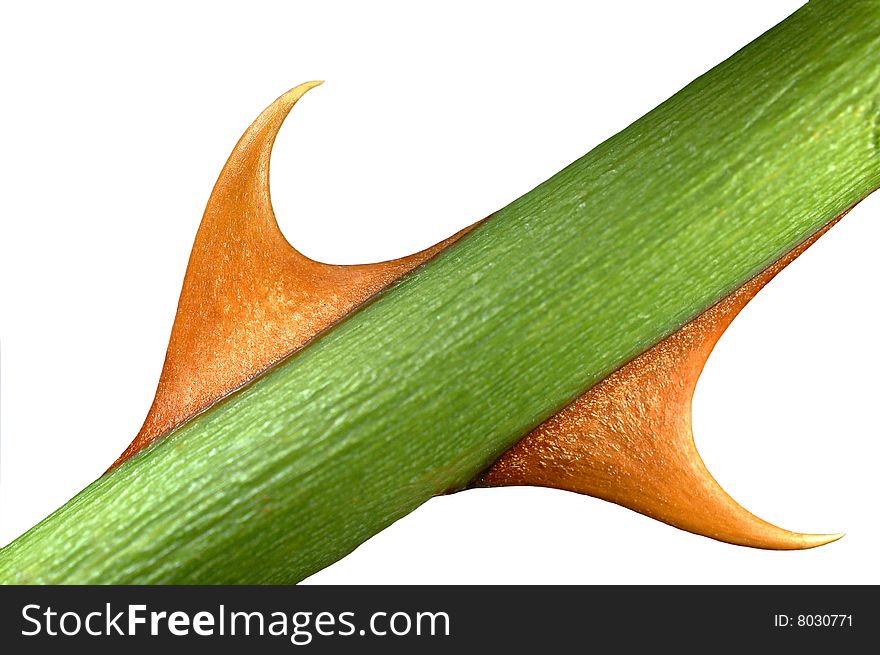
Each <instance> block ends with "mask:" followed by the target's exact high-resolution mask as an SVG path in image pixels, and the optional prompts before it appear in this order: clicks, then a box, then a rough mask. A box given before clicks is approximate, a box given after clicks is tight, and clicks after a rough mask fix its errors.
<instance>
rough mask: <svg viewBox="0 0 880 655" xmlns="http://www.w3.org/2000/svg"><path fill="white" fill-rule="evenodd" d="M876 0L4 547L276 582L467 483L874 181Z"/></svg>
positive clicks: (205, 579) (756, 63) (32, 569)
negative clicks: (513, 446) (530, 432)
mask: <svg viewBox="0 0 880 655" xmlns="http://www.w3.org/2000/svg"><path fill="white" fill-rule="evenodd" d="M878 64H880V3H878V2H876V1H850V2H842V1H836V0H824V1H818V2H811V3H810V4H809V5H807V6H806V7H804V8H802V9H801V10H799V11H798V12H796V13H795V14H793V15H792V16H791V17H789V18H788V19H786V20H785V21H783V22H782V23H781V24H780V25H778V26H776V27H775V28H773V29H772V30H770V31H769V32H767V33H766V34H764V35H763V36H761V37H760V38H759V39H757V40H756V41H754V42H753V43H751V44H750V45H748V46H746V47H745V48H743V49H742V50H741V51H740V52H738V53H736V54H735V55H734V56H733V57H731V58H730V59H728V60H727V61H725V62H723V63H722V64H720V65H719V66H717V67H716V68H714V69H712V70H711V71H709V72H708V73H706V74H705V75H703V76H702V77H700V78H698V79H697V80H695V81H694V82H692V83H691V84H690V85H688V86H687V87H686V88H685V89H683V90H682V91H680V92H679V93H677V94H676V95H675V96H673V97H672V98H670V99H669V100H667V101H666V102H664V103H663V104H662V105H660V106H659V107H657V108H656V109H654V110H653V111H651V112H650V113H649V114H647V115H646V116H644V117H643V118H641V119H640V120H638V121H636V122H635V123H633V124H632V125H631V126H629V127H628V128H626V129H625V130H624V131H622V132H620V133H619V134H617V135H615V136H613V137H611V138H610V139H608V140H607V141H605V142H604V143H602V144H601V145H599V146H598V147H597V148H595V149H594V150H593V151H591V152H590V153H588V154H587V155H585V156H584V157H582V158H581V159H579V160H578V161H576V162H574V163H573V164H571V165H570V166H568V167H567V168H565V169H564V170H563V171H561V172H559V173H558V174H557V175H555V176H553V177H552V178H550V179H549V180H547V181H546V182H544V183H543V184H541V185H540V186H538V187H537V188H535V189H534V190H532V191H531V192H529V193H528V194H526V195H525V196H523V197H521V198H519V199H518V200H516V201H514V202H513V203H511V204H510V205H508V206H507V207H505V208H504V209H502V210H500V211H499V212H497V213H496V214H495V216H494V217H493V219H492V220H490V221H488V222H486V223H485V224H483V225H482V226H480V227H479V228H478V229H476V230H475V231H474V232H473V233H472V234H470V235H468V236H467V237H465V238H464V239H462V240H461V241H460V242H459V243H457V244H456V245H454V246H452V247H451V248H449V249H447V250H446V251H444V252H443V253H441V254H440V255H439V256H438V257H436V258H435V259H433V260H431V261H430V262H428V263H427V264H426V265H424V266H422V267H421V268H419V269H417V270H416V271H414V272H413V273H411V274H410V275H408V276H406V277H404V278H403V279H402V280H401V281H400V282H399V283H398V284H396V285H394V286H393V287H392V288H391V289H389V290H387V291H386V292H384V293H382V294H380V296H378V297H377V298H376V299H375V300H373V301H371V302H370V303H368V304H367V305H366V306H364V307H362V308H361V309H360V310H359V311H357V312H355V313H354V314H352V315H351V316H350V317H348V318H347V319H346V320H344V321H342V322H341V323H339V324H337V325H336V326H334V327H333V328H332V329H331V330H329V331H328V332H327V333H325V334H324V335H323V336H322V337H320V338H319V339H317V340H316V341H314V342H313V343H312V344H311V345H309V346H308V347H306V348H304V349H303V350H301V351H299V352H298V353H295V354H294V355H292V356H291V357H290V358H288V359H287V360H285V361H284V362H282V363H281V364H280V365H278V366H276V367H275V368H273V369H272V370H270V371H269V372H267V373H266V374H264V375H262V376H260V377H258V378H257V379H255V380H254V381H253V382H251V383H250V384H248V385H247V386H246V387H244V388H243V389H242V390H241V391H239V392H237V393H235V394H233V395H232V396H230V397H228V398H226V399H225V400H223V401H222V402H220V403H218V404H217V405H215V406H214V407H213V408H211V409H210V410H208V411H207V412H205V413H204V414H202V415H199V416H197V417H195V418H194V419H192V420H190V421H189V422H187V423H186V424H185V425H183V426H181V427H180V428H179V429H177V430H175V431H174V432H173V433H172V434H171V435H169V436H168V437H167V438H166V439H164V440H163V441H161V442H159V443H158V444H156V445H154V446H152V447H150V448H148V449H147V450H146V451H144V452H143V453H141V454H140V455H138V456H136V457H134V458H133V459H131V460H130V461H128V462H126V463H125V464H123V465H122V466H120V467H119V468H118V469H116V470H115V471H113V472H112V473H110V474H108V475H106V476H104V477H102V478H100V479H99V480H96V481H95V482H94V483H92V484H91V485H90V486H89V487H88V488H86V489H85V490H83V491H82V492H80V493H79V494H78V495H77V496H76V497H75V498H73V499H72V500H70V501H69V502H68V503H67V504H66V505H64V506H63V507H62V508H60V509H59V510H57V511H56V512H55V513H53V514H52V515H51V516H49V517H48V518H46V519H44V520H43V521H42V522H41V523H40V524H38V525H37V526H35V527H34V528H32V529H31V530H30V531H28V532H27V533H25V534H24V535H22V536H21V537H19V538H18V539H17V540H15V541H14V542H13V543H11V544H10V545H9V546H7V547H6V548H4V549H3V550H2V551H0V581H2V582H5V583H215V582H225V583H290V582H294V581H298V580H301V579H302V578H304V577H306V576H308V575H310V574H311V573H314V572H315V571H317V570H319V569H321V568H322V567H324V566H327V565H328V564H330V563H332V562H334V561H336V560H337V559H339V558H341V557H343V556H344V555H346V554H347V553H349V552H350V551H351V550H353V549H354V548H356V547H357V546H358V545H359V544H360V543H362V542H363V541H365V540H366V539H368V538H369V537H370V536H372V535H374V534H376V533H377V532H378V531H380V530H382V529H383V528H385V527H386V526H388V525H389V524H391V523H392V522H394V521H395V520H397V519H399V518H401V517H402V516H404V515H405V514H407V513H408V512H410V511H412V510H413V509H415V508H416V507H418V506H419V505H420V504H422V503H423V502H425V501H426V500H428V499H429V498H431V497H432V496H434V495H437V494H439V493H442V492H444V491H446V490H449V489H454V488H458V487H461V486H463V485H465V484H467V483H468V482H469V481H470V480H472V479H473V478H474V477H475V476H476V475H477V474H478V473H479V472H480V471H481V470H483V469H484V468H485V467H486V466H487V465H489V464H491V463H492V462H493V461H494V460H495V459H496V458H497V457H498V456H499V455H500V454H501V453H502V452H503V451H504V450H506V449H507V448H509V447H510V446H511V445H512V444H514V443H515V442H516V441H517V440H518V439H519V438H521V437H522V436H523V435H524V434H526V433H527V432H528V431H529V430H530V429H531V428H533V427H534V426H536V425H538V424H539V423H541V422H542V421H543V420H544V419H546V418H548V417H549V416H551V415H552V414H554V413H555V412H556V411H558V410H559V409H560V408H562V407H563V406H565V405H566V404H567V403H568V402H570V401H571V400H572V399H574V398H575V397H577V396H578V395H579V394H581V393H582V392H583V391H584V390H585V389H587V388H589V387H590V386H592V385H593V384H595V383H596V382H598V381H600V380H601V379H603V378H604V377H605V376H607V375H608V374H609V373H610V372H612V371H613V370H615V369H616V368H618V367H620V366H621V365H622V364H624V363H625V362H627V361H629V360H630V359H632V358H633V357H635V356H637V355H638V354H640V353H641V352H643V351H645V350H646V349H647V348H649V347H650V346H652V345H653V344H655V343H656V342H657V341H659V340H660V339H662V338H663V337H664V336H666V335H668V334H670V333H671V332H674V331H675V330H676V329H677V328H678V327H680V326H681V325H683V324H684V323H686V322H687V321H689V320H690V319H692V318H694V317H695V316H696V315H698V314H699V313H701V312H702V311H704V310H705V309H707V308H708V307H710V306H711V305H712V304H714V303H715V302H717V301H718V300H719V299H721V298H722V297H724V296H725V295H727V294H728V293H730V292H731V291H733V290H734V289H736V288H737V287H739V286H740V285H741V284H742V283H743V282H745V281H746V280H747V279H749V278H750V277H751V276H753V275H755V274H756V273H758V272H759V271H761V270H763V269H764V268H765V267H766V266H768V265H769V264H770V263H771V262H773V261H775V260H776V259H777V258H779V257H780V256H781V255H782V254H783V253H785V252H787V251H788V250H790V249H791V248H792V247H794V246H795V245H796V244H798V243H800V242H801V241H803V240H804V239H806V238H807V237H808V236H810V235H811V234H813V233H814V232H816V231H817V230H819V229H821V228H822V227H823V226H824V225H826V224H827V223H828V222H829V221H830V220H831V219H833V218H834V217H835V216H837V215H838V214H840V213H841V212H842V211H844V210H845V209H846V208H848V207H850V206H851V205H853V204H854V203H855V202H857V201H858V200H860V199H861V198H863V197H864V196H865V195H867V194H868V193H870V192H871V191H873V190H874V189H876V188H877V187H878V186H880V153H878V134H880V130H878V116H880V114H878V112H880V110H878V98H880V65H878Z"/></svg>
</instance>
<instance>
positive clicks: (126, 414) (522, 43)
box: [0, 0, 880, 583]
mask: <svg viewBox="0 0 880 655" xmlns="http://www.w3.org/2000/svg"><path fill="white" fill-rule="evenodd" d="M800 4H801V3H800V2H797V1H793V2H787V1H777V2H766V0H762V1H760V2H743V1H741V0H740V1H737V2H711V3H707V2H697V1H692V2H684V1H667V2H662V3H658V2H648V1H644V2H636V1H632V0H630V1H627V2H614V3H610V2H593V3H571V4H567V3H550V2H546V1H545V2H540V3H534V4H533V5H525V4H516V3H511V2H503V3H472V2H468V3H461V4H458V3H450V2H445V3H439V4H437V5H436V7H435V8H434V9H428V8H424V7H419V6H417V5H416V3H395V4H391V3H379V4H377V3H351V4H338V3H320V6H319V3H314V4H308V5H306V4H302V5H297V4H294V3H270V2H249V3H236V4H228V3H217V2H211V3H160V2H152V3H142V5H141V8H136V7H134V6H133V5H130V4H127V5H122V4H119V3H105V4H98V3H55V4H49V3H40V2H34V3H27V4H25V3H18V4H17V5H16V6H15V7H12V6H10V4H7V5H5V8H4V9H3V15H2V18H0V60H2V61H3V77H2V90H0V93H2V98H3V102H2V104H0V126H2V133H3V141H2V150H0V180H2V194H0V207H2V209H0V216H2V233H0V285H2V286H0V290H2V298H0V347H2V365H0V375H2V381H0V384H2V426H0V427H2V442H0V449H2V451H0V452H2V456H0V543H6V542H8V541H9V540H11V539H13V538H14V537H15V536H16V535H18V534H19V533H21V532H22V531H24V530H25V529H27V528H28V527H30V526H31V525H32V524H33V523H34V522H36V521H37V520H39V519H40V518H42V517H43V516H44V515H45V514H47V513H48V512H50V511H51V510H53V509H55V508H56V507H58V506H59V505H60V504H62V503H63V502H64V501H66V500H67V499H68V498H69V497H70V496H71V495H72V494H74V493H75V492H76V491H78V490H79V489H80V488H82V487H83V486H85V485H86V484H88V483H89V481H91V480H92V479H94V478H95V477H96V476H98V475H99V474H100V473H101V472H102V471H103V470H104V469H105V468H106V466H107V465H108V464H109V463H110V462H111V461H112V460H113V459H114V458H115V457H116V455H118V454H119V452H120V451H122V449H123V448H124V447H125V445H126V444H127V443H128V442H129V440H130V439H131V437H132V436H133V435H134V433H135V432H136V431H137V429H138V427H139V426H140V423H141V421H142V419H143V417H144V415H145V413H146V411H147V408H148V406H149V404H150V400H151V398H152V394H153V391H154V388H155V383H156V380H157V378H158V374H159V370H160V368H161V365H162V360H163V357H164V351H165V345H166V341H167V337H168V333H169V330H170V327H171V323H172V319H173V317H174V311H175V307H176V302H177V296H178V293H179V289H180V283H181V280H182V279H183V274H184V269H185V266H186V262H187V257H188V254H189V249H190V246H191V244H192V239H193V236H194V234H195V231H196V228H197V226H198V222H199V219H200V217H201V213H202V209H203V208H204V203H205V201H206V200H207V197H208V194H209V192H210V190H211V187H212V186H213V183H214V181H215V179H216V176H217V174H218V173H219V171H220V168H221V166H222V165H223V163H224V161H225V159H226V157H227V155H228V154H229V152H230V150H231V148H232V146H233V145H234V144H235V142H236V140H237V139H238V137H239V135H240V134H241V132H242V131H243V130H244V129H245V128H246V127H247V125H248V124H249V123H250V122H251V120H252V119H253V118H254V117H256V115H257V114H258V113H259V112H260V111H261V110H262V109H263V107H264V106H265V105H267V104H268V103H269V102H271V101H272V100H273V99H274V98H275V97H276V96H277V95H279V94H280V93H282V92H283V91H285V90H286V89H287V88H289V87H291V86H293V85H295V84H297V83H299V82H303V81H305V80H309V79H314V78H323V79H326V80H327V82H326V84H325V85H324V86H322V87H320V88H318V89H316V90H314V91H312V92H310V93H309V94H308V96H307V97H306V98H304V99H303V100H302V101H301V103H300V104H299V105H298V106H297V107H296V108H295V109H294V111H293V113H292V115H291V117H290V118H289V119H288V123H287V124H286V125H285V127H284V129H283V130H282V133H281V135H280V137H279V139H278V143H277V147H276V151H275V155H274V159H273V162H272V166H273V168H272V182H273V189H272V190H273V201H274V205H275V210H276V214H277V216H278V219H279V222H280V223H281V226H282V228H283V229H284V231H285V233H286V234H287V236H288V238H289V239H290V240H291V241H292V242H293V243H294V244H296V246H297V247H298V248H299V249H300V250H302V251H303V252H305V253H306V254H307V255H309V256H311V257H314V258H316V259H321V260H325V261H331V262H339V263H353V262H367V261H375V260H379V259H385V258H389V257H396V256H400V255H404V254H407V253H410V252H412V251H415V250H418V249H420V248H423V247H425V246H428V245H429V244H432V243H434V242H436V241H438V240H440V239H442V238H443V237H445V236H447V235H449V234H450V233H452V232H454V231H455V230H458V229H459V228H461V227H463V226H465V225H467V224H469V223H471V222H472V221H474V220H476V219H478V218H481V217H483V216H485V215H487V214H489V213H491V212H492V211H494V210H496V209H498V208H500V207H502V206H503V205H505V204H507V203H508V202H509V201H511V200H513V199H514V198H515V197H517V196H519V195H521V194H522V193H524V192H526V191H528V190H529V189H530V188H532V187H533V186H534V185H535V184H537V183H539V182H540V181H542V180H544V179H545V178H547V177H549V176H550V175H551V174H553V173H555V172H556V171H557V170H559V169H560V168H561V167H563V166H564V165H566V164H568V163H569V162H570V161H572V160H574V159H575V158H577V157H578V156H580V155H581V154H583V153H584V152H586V151H587V150H589V149H590V148H592V147H593V146H595V145H596V144H598V143H600V142H601V141H603V140H604V139H605V138H607V137H608V136H610V135H611V134H613V133H615V132H617V131H619V130H620V129H622V128H624V127H625V126H626V125H627V124H629V123H630V122H631V121H633V120H635V119H636V118H638V117H639V116H640V115H641V114H643V113H644V112H646V111H648V110H649V109H651V108H652V107H654V106H655V105H656V104H658V103H659V102H660V101H662V100H663V99H665V98H666V97H668V96H669V95H671V94H672V93H674V92H675V91H676V90H678V89H679V88H680V87H681V86H683V85H684V84H686V83H687V82H689V81H690V80H691V79H693V78H694V77H695V76H697V75H699V74H701V73H702V72H704V71H705V70H707V69H709V68H710V67H712V66H713V65H715V64H716V63H718V62H720V61H721V60H723V59H724V58H726V57H727V56H729V55H730V54H732V53H733V52H735V51H736V50H737V49H738V48H739V47H741V46H742V45H744V44H745V43H747V42H748V41H750V40H752V39H753V38H755V37H757V36H758V35H759V34H760V33H762V32H763V31H764V30H766V29H767V28H769V27H770V26H772V25H773V24H775V23H776V22H778V21H779V20H781V19H783V18H784V17H785V16H786V15H787V14H789V13H790V12H792V11H794V10H795V9H796V8H797V7H798V6H799V5H800ZM878 212H880V198H874V199H869V200H868V201H866V202H864V203H863V204H862V205H861V206H860V207H858V208H857V209H856V210H855V211H853V212H852V214H851V215H850V216H849V217H848V218H846V219H845V220H844V221H843V222H842V223H841V224H840V225H839V226H837V227H835V228H834V229H833V230H832V232H831V233H830V234H829V235H827V236H826V237H824V238H823V239H822V240H821V241H820V242H819V243H818V244H817V245H816V246H814V247H813V248H812V249H811V250H810V251H809V253H808V254H807V255H805V256H804V257H802V258H801V259H799V260H798V261H797V262H796V263H794V264H793V265H792V266H791V267H790V268H789V269H788V270H786V271H785V272H784V273H783V274H782V275H780V277H779V278H777V280H776V281H774V282H773V283H772V284H771V286H770V287H769V288H767V289H766V290H765V291H763V292H762V293H761V294H760V296H759V297H758V298H757V300H755V301H754V302H753V303H752V304H751V305H749V307H748V308H747V309H746V310H745V311H744V312H743V314H742V315H741V317H740V318H739V319H738V320H737V321H736V322H735V324H734V325H733V327H732V328H731V329H730V330H729V332H728V334H727V335H726V336H725V337H724V338H723V339H722V341H721V343H720V344H719V346H718V348H717V350H716V352H715V354H714V355H713V356H712V358H711V360H710V362H709V364H708V367H707V370H706V372H705V374H704V376H703V378H702V380H701V382H700V386H699V389H698V392H697V395H696V398H695V408H694V414H695V432H696V435H697V443H698V445H699V447H700V450H701V452H702V454H703V455H704V458H705V460H706V462H707V464H708V466H709V468H710V469H711V470H712V471H713V472H714V473H715V475H716V477H717V478H718V479H719V481H720V482H721V483H722V484H723V485H724V486H725V487H726V488H727V490H728V491H730V493H731V494H732V495H733V496H734V497H735V498H737V499H738V500H740V501H741V502H742V503H743V505H745V506H746V507H747V508H749V509H751V510H752V511H754V512H755V513H757V514H758V515H760V516H762V517H764V518H766V519H768V520H770V521H773V522H776V523H778V524H780V525H783V526H784V527H788V528H791V529H795V530H801V531H818V532H836V531H846V532H847V533H848V535H847V537H845V538H844V539H843V540H842V541H840V542H838V543H835V544H832V545H830V546H826V547H824V548H820V549H816V550H813V551H806V552H793V553H778V552H763V551H757V550H749V549H745V548H739V547H734V546H729V545H725V544H720V543H716V542H713V541H710V540H708V539H705V538H702V537H697V536H693V535H690V534H687V533H684V532H680V531H678V530H676V529H673V528H670V527H668V526H666V525H663V524H660V523H656V522H654V521H652V520H649V519H647V518H644V517H642V516H640V515H637V514H634V513H632V512H630V511H628V510H625V509H622V508H619V507H617V506H614V505H610V504H607V503H604V502H601V501H598V500H595V499H591V498H587V497H582V496H577V495H574V494H570V493H565V492H559V491H550V490H541V489H529V488H519V489H495V490H485V491H470V492H466V493H462V494H458V495H455V496H452V497H444V498H437V499H434V500H431V501H430V502H428V503H427V504H426V505H425V506H423V507H422V508H420V509H418V510H417V511H416V512H414V513H413V514H411V515H410V516H408V517H406V518H405V519H403V520H401V521H399V522H398V523H396V524H395V525H394V526H392V527H391V528H389V529H388V530H386V531H385V532H383V533H381V534H380V535H378V536H376V537H375V538H373V539H372V540H370V541H369V542H368V543H366V544H364V545H363V546H362V547H361V548H359V549H358V550H357V551H356V552H355V553H353V554H352V555H351V556H349V557H348V558H346V559H345V560H343V561H341V562H339V563H338V564H336V565H334V566H332V567H330V568H329V569H327V570H325V571H323V572H321V573H319V574H317V575H316V576H314V577H313V578H312V579H311V581H313V582H323V583H330V582H334V583H335V582H375V583H383V582H400V583H430V582H434V583H452V582H457V583H505V582H536V583H537V582H547V583H564V582H579V583H593V582H602V583H628V582H707V583H715V582H717V583H721V582H732V583H740V582H768V583H781V582H805V583H806V582H823V583H825V582H828V583H830V582H872V583H878V582H880V575H878V564H877V561H876V545H877V543H878V541H880V527H878V526H880V522H878V520H877V517H876V502H875V501H876V499H877V495H878V482H877V476H876V473H875V470H876V463H877V461H878V460H880V445H878V444H880V441H878V436H880V434H878V432H880V429H878V423H877V418H876V407H877V405H876V403H877V397H878V393H877V392H878V383H877V381H876V377H875V376H876V371H877V370H878V365H880V345H878V342H877V339H876V335H877V333H878V327H880V326H878V310H877V306H876V297H877V295H876V294H877V284H876V282H877V279H878V264H877V260H876V258H875V252H876V248H877V244H880V222H878V221H877V214H878Z"/></svg>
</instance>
